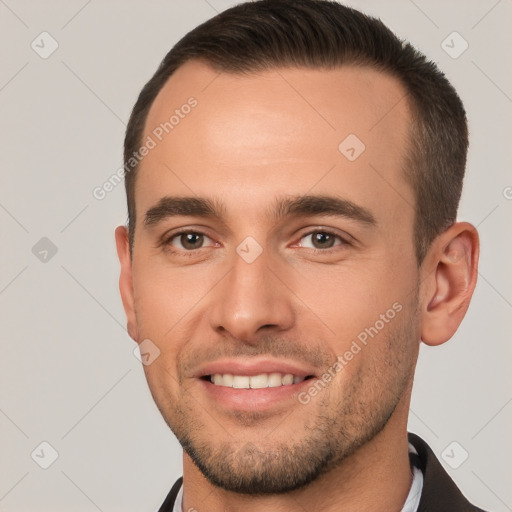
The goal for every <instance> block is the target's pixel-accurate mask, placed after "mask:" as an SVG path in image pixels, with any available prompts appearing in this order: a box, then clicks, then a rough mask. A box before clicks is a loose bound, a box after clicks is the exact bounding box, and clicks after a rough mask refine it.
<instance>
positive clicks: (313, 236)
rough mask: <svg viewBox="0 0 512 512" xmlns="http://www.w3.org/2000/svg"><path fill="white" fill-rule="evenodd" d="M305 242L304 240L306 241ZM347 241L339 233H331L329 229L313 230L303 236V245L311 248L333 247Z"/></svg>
mask: <svg viewBox="0 0 512 512" xmlns="http://www.w3.org/2000/svg"><path fill="white" fill-rule="evenodd" d="M303 240H304V241H305V242H304V241H303ZM343 243H346V242H345V240H343V239H342V238H341V237H340V236H339V235H335V234H334V233H330V232H329V231H320V230H318V231H311V232H310V233H308V234H306V235H304V236H303V237H302V238H301V243H300V245H301V247H308V248H311V249H320V250H321V249H331V248H333V247H335V246H336V245H342V244H343Z"/></svg>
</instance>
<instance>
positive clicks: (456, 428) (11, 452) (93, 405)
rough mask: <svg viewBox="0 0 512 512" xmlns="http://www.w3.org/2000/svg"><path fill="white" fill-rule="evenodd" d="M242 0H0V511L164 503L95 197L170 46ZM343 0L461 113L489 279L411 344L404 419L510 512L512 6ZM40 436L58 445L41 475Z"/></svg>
mask: <svg viewBox="0 0 512 512" xmlns="http://www.w3.org/2000/svg"><path fill="white" fill-rule="evenodd" d="M234 3H235V2H232V1H221V0H209V1H206V0H192V1H190V0H189V1H183V0H181V1H174V0H173V1H172V2H171V1H167V2H164V1H161V0H158V1H156V0H154V1H149V2H142V1H139V2H134V1H126V0H124V1H120V0H118V1H103V2H101V1H99V0H92V1H84V0H72V1H66V2H64V1H61V2H57V1H45V2H36V1H32V2H29V1H26V0H0V20H1V21H0V23H1V24H0V34H1V36H0V37H1V38H2V54H1V59H2V60H1V67H0V73H1V76H0V106H1V112H2V114H1V116H0V123H1V139H0V140H1V141H2V151H1V152H0V159H1V160H0V161H1V169H2V175H1V188H0V224H1V231H0V237H1V238H0V247H1V248H2V251H1V256H2V260H1V265H0V314H1V318H0V322H1V323H0V325H1V336H2V339H1V341H2V345H1V357H0V451H1V454H0V510H1V511H4V512H15V511H16V512H21V511H69V510H73V511H75V512H78V511H84V512H85V511H95V510H101V511H115V510H123V511H142V510H148V511H151V510H157V508H158V506H159V505H160V504H161V502H162V500H163V498H164V496H165V495H166V494H167V492H168V490H169V488H170V486H171V484H172V483H173V482H174V480H175V479H176V478H177V477H178V476H179V475H180V474H181V449H180V447H179V445H178V443H177V442H176V440H175V439H174V437H173V436H172V433H171V432H170V430H169V429H168V428H167V426H166V425H165V423H164V421H163V419H162V418H161V416H160V414H159V412H158V410H157V408H156V406H155V405H154V403H153V401H152V398H151V395H150V393H149V390H148V388H147V384H146V381H145V378H144V374H143V371H142V366H141V363H140V362H139V361H138V360H137V359H136V358H135V357H134V355H133V350H134V348H135V343H134V342H132V341H131V340H130V338H129V337H128V335H127V333H126V330H125V318H124V312H123V310H122V306H121V301H120V298H119V293H118V283H117V281H118V272H119V268H118V262H117V257H116V253H115V246H114V236H113V231H114V228H115V227H116V226H117V225H119V224H122V223H123V222H124V221H125V219H126V207H125V198H124V189H123V187H122V186H118V187H116V188H115V189H114V190H113V191H112V192H110V193H109V194H108V195H107V197H106V198H105V199H103V200H102V201H99V200H97V199H95V198H94V197H93V195H92V191H93V189H94V188H95V187H96V186H100V185H101V184H102V183H103V182H104V181H105V180H107V179H108V178H109V177H110V176H111V175H112V174H113V173H114V172H115V171H116V169H118V168H119V167H120V166H121V165H122V160H121V154H122V153H121V151H122V141H123V136H124V129H125V123H126V121H127V119H128V115H129V112H130V110H131V108H132V106H133V103H134V101H135V99H136V96H137V94H138V92H139V90H140V88H141V87H142V85H143V84H144V83H145V81H146V80H147V79H148V78H149V77H150V75H151V74H152V73H153V72H154V70H155V69H156V67H157V65H158V63H159V62H160V60H161V59H162V58H163V56H164V55H165V53H166V52H167V51H168V50H169V49H170V48H171V46H172V45H173V44H174V43H175V42H176V41H177V40H178V39H179V38H180V37H181V36H183V35H184V34H185V33H186V32H187V31H189V30H190V29H191V28H193V27H194V26H196V25H197V24H198V23H200V22H202V21H204V20H206V19H207V18H209V17H211V16H212V15H214V14H215V13H216V11H221V10H223V9H225V8H227V7H228V6H230V5H233V4H234ZM349 4H350V5H353V6H355V7H358V8H360V9H362V10H364V11H366V12H368V13H372V14H374V15H377V16H379V17H381V18H382V19H383V21H384V22H386V23H387V24H388V25H389V26H390V27H391V28H392V29H394V30H395V31H396V32H397V33H398V34H399V35H401V36H402V37H405V38H408V39H410V40H411V41H413V42H414V43H415V44H416V45H417V46H418V47H419V48H420V49H421V50H423V51H424V52H425V53H427V55H429V57H430V58H432V59H433V60H435V61H436V62H438V63H439V65H440V67H441V68H442V69H443V70H444V71H445V72H446V73H447V75H448V77H449V78H450V79H451V80H452V82H453V83H454V85H455V86H456V88H457V89H458V91H459V92H460V95H461V96H462V98H463V101H464V102H465V105H466V107H467V110H468V115H469V121H470V128H471V150H470V154H469V163H468V169H467V172H468V175H467V179H466V183H465V191H464V196H463V199H462V204H461V209H460V218H461V219H464V220H468V221H470V222H473V223H474V224H475V225H477V226H478V228H479V231H480V234H481V239H482V249H483V250H482V256H481V264H480V278H479V283H478V286H477V289H476V293H475V296H474V299H473V302H472V305H471V307H470V310H469V313H468V315H467V317H466V319H465V320H464V322H463V324H462V326H461V328H460V329H459V331H458V333H457V334H456V335H455V337H454V338H453V339H452V340H451V341H450V342H449V343H447V344H446V345H444V346H441V347H438V348H428V347H423V348H422V351H421V355H420V361H419V365H418V370H417V377H416V384H415V390H414V394H413V400H412V407H411V415H410V430H412V431H414V432H416V433H418V434H420V435H421V436H423V437H424V438H425V439H426V440H427V441H428V442H429V443H430V444H431V446H432V448H433V449H434V451H435V452H436V454H437V455H438V457H441V454H442V453H444V454H445V457H444V459H443V457H441V460H442V461H443V464H444V465H445V467H446V468H447V470H448V471H449V473H450V474H451V475H452V476H453V478H454V479H455V480H456V482H457V483H458V484H459V486H460V487H461V488H462V489H463V491H464V493H465V494H466V495H467V496H468V497H469V498H470V499H471V500H474V501H475V502H477V503H478V504H479V505H480V506H482V507H485V508H488V509H490V510H493V511H506V510H512V495H511V486H510V476H511V475H510V474H511V460H512V457H511V455H512V454H511V445H512V440H511V439H512V438H511V436H510V426H511V420H512V404H511V403H510V402H511V401H512V387H511V386H510V384H511V377H510V361H511V351H512V349H511V344H510V332H511V317H512V315H511V308H512V283H511V280H512V272H511V270H510V261H511V260H512V258H511V253H512V250H511V249H512V247H511V237H510V230H509V226H510V220H509V219H510V216H511V211H512V200H510V198H511V197H512V189H511V188H510V187H511V186H512V176H511V174H510V169H511V154H512V153H511V151H510V144H511V141H512V133H511V132H512V126H511V125H512V122H511V111H512V99H511V96H512V83H511V82H512V80H511V73H510V63H509V56H510V51H511V49H512V44H511V43H512V36H511V31H510V19H511V18H512V1H511V0H500V1H496V0H480V1H446V0H444V1H426V0H414V1H412V0H402V1H395V2H378V1H376V0H374V1H370V0H364V1H363V0H359V1H356V0H354V1H352V2H349ZM43 31H47V32H49V33H50V34H51V36H52V37H53V38H54V39H55V40H56V41H57V42H58V45H59V46H58V49H57V50H56V51H55V52H54V53H53V54H52V55H50V56H49V57H48V58H46V59H43V58H41V57H40V55H39V54H38V53H36V51H34V50H33V49H32V47H31V43H32V41H35V44H38V45H39V47H42V46H44V49H45V50H48V49H49V48H51V46H50V43H51V41H50V40H49V39H44V41H43V42H41V37H43V36H39V34H41V32H43ZM453 31H457V32H458V33H459V34H460V35H461V36H462V37H463V38H464V40H466V41H467V42H468V43H469V48H468V49H467V50H466V51H465V52H464V53H462V54H461V55H460V56H458V58H452V57H451V56H450V55H448V54H447V53H446V51H445V49H447V48H446V45H448V49H449V47H450V46H451V47H452V48H451V49H449V51H451V52H452V54H453V53H454V52H455V53H458V52H459V51H460V50H461V49H462V48H463V46H462V45H463V44H464V43H463V41H462V40H461V39H460V38H458V36H455V39H454V38H453V36H452V37H451V38H448V39H447V40H446V38H447V36H448V35H449V34H451V33H452V32H453ZM44 37H47V36H44ZM445 40H446V42H445V43H444V45H445V48H443V46H442V45H443V43H442V42H443V41H445ZM505 63H506V65H505ZM43 237H47V238H48V239H49V240H50V241H51V243H52V244H53V245H54V246H55V247H56V248H57V252H56V253H55V254H53V253H52V245H51V244H50V243H49V242H48V240H42V241H40V239H41V238H43ZM34 247H35V248H34ZM45 251H48V252H46V253H45ZM507 432H508V434H507ZM43 441H46V442H47V443H49V444H50V445H51V446H52V447H53V449H54V450H56V452H58V458H57V459H56V460H55V462H53V464H51V465H50V466H49V467H48V468H47V469H43V468H42V467H40V465H41V464H43V465H45V464H48V463H50V462H52V459H51V455H52V450H51V448H49V447H47V446H45V445H43V446H42V447H41V446H40V443H41V442H43ZM454 441H456V442H457V443H458V444H456V445H453V444H451V443H452V442H454ZM447 447H448V449H447ZM445 449H447V450H446V451H445ZM34 450H35V452H34ZM465 452H467V453H468V454H469V457H468V458H467V460H465V461H464V462H463V463H462V464H461V465H460V466H459V467H458V468H457V469H452V468H451V467H450V465H451V466H456V465H457V464H459V463H460V462H461V461H462V460H463V459H464V453H465ZM32 453H34V455H33V456H31V454H32Z"/></svg>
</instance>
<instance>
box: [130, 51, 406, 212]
mask: <svg viewBox="0 0 512 512" xmlns="http://www.w3.org/2000/svg"><path fill="white" fill-rule="evenodd" d="M410 123H411V117H410V111H409V107H408V98H407V94H406V92H405V90H404V88H403V87H402V86H401V84H400V83H399V82H398V81H397V80H396V79H394V78H393V77H390V76H388V75H386V74H383V73H380V72H377V71H376V70H373V69H370V68H368V67H357V66H351V67H342V68H338V69H331V70H327V69H304V68H297V69H289V68H286V69H273V70H268V71H264V72H258V73H250V74H233V73H226V72H218V71H216V70H214V69H212V68H211V67H209V66H208V65H206V64H203V63H201V62H198V61H190V62H187V63H186V64H184V65H183V66H181V67H180V68H179V69H178V70H177V71H176V72H175V74H174V75H173V76H171V78H170V79H169V80H168V82H167V83H166V85H165V86H164V87H163V89H162V90H161V91H160V93H159V94H158V96H157V98H156V99H155V101H154V103H153V105H152V107H151V109H150V111H149V114H148V117H147V120H146V124H145V132H144V136H143V142H144V141H148V140H149V139H151V140H152V142H153V143H154V145H153V144H151V145H152V146H153V147H152V149H151V150H150V151H149V152H148V154H147V155H146V156H145V157H144V158H143V159H142V161H141V163H140V164H139V171H138V173H139V174H138V177H137V186H136V201H137V209H138V210H139V211H141V210H142V211H145V210H146V209H147V208H148V207H149V206H152V205H153V204H154V203H155V202H157V201H158V199H159V198H160V197H162V196H163V195H165V194H169V195H171V194H172V195H180V194H181V195H187V196H190V195H191V194H195V195H201V196H208V197H215V196H217V197H222V198H223V199H224V200H225V202H226V203H227V205H228V210H229V207H230V205H231V207H232V209H233V214H234V215H235V216H236V215H238V214H239V213H240V209H241V208H242V207H244V211H245V212H246V215H247V214H253V213H254V215H256V210H259V211H264V210H265V204H264V203H265V201H269V202H270V201H271V199H272V197H274V196H281V195H286V194H304V193H306V192H309V193H315V192H318V193H326V192H328V193H334V194H337V195H341V196H349V199H351V200H353V201H356V202H360V203H363V204H365V205H367V206H370V207H373V208H376V209H377V210H379V209H380V210H382V213H383V214H387V215H388V216H393V215H395V216H396V215H397V214H398V213H400V211H401V212H402V213H403V210H407V209H410V207H411V204H413V194H412V190H411V189H410V187H409V185H408V184H407V183H406V181H405V180H404V176H403V167H404V161H405V160H404V156H405V154H406V151H407V146H408V143H407V141H408V133H409V127H410ZM249 204H250V205H253V206H254V209H253V210H254V212H253V210H250V209H249V213H247V212H248V208H247V205H249ZM244 205H245V206H244Z"/></svg>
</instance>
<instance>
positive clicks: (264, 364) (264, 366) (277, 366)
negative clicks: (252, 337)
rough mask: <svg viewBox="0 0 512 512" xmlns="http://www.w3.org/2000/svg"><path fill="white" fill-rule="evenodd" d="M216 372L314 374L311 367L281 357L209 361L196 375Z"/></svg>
mask: <svg viewBox="0 0 512 512" xmlns="http://www.w3.org/2000/svg"><path fill="white" fill-rule="evenodd" d="M216 373H222V374H225V373H230V374H232V375H247V376H252V375H260V374H262V373H282V374H283V375H286V374H290V373H291V374H292V375H294V376H298V377H307V376H308V375H314V372H313V371H311V369H308V368H306V367H305V366H304V365H302V364H300V363H297V362H294V361H287V360H279V359H256V358H254V357H252V358H250V359H242V358H237V359H222V360H218V361H214V362H211V363H207V364H205V365H203V366H201V367H200V368H198V370H197V371H196V373H195V377H205V376H207V375H215V374H216Z"/></svg>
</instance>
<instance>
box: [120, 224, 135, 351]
mask: <svg viewBox="0 0 512 512" xmlns="http://www.w3.org/2000/svg"><path fill="white" fill-rule="evenodd" d="M115 234H116V247H117V255H118V257H119V263H120V264H121V274H120V276H119V291H120V292H121V299H122V301H123V307H124V311H125V313H126V322H127V330H128V334H129V336H130V338H132V339H133V340H134V341H136V342H138V330H137V322H136V318H135V306H134V304H135V301H134V295H133V277H132V259H131V254H130V242H129V236H128V229H127V228H126V227H125V226H118V227H117V228H116V233H115Z"/></svg>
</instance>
